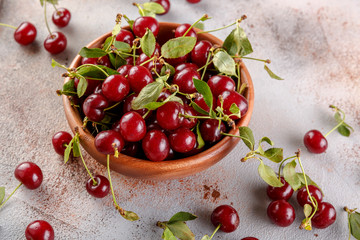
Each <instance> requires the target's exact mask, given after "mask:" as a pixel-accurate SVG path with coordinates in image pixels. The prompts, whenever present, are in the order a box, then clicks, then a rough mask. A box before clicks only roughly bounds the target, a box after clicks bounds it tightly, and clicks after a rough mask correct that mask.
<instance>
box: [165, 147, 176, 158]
mask: <svg viewBox="0 0 360 240" xmlns="http://www.w3.org/2000/svg"><path fill="white" fill-rule="evenodd" d="M175 158H176V154H175V151H174V150H172V149H171V148H170V149H169V154H168V155H167V157H166V159H165V160H173V159H175Z"/></svg>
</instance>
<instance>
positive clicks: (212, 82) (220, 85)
mask: <svg viewBox="0 0 360 240" xmlns="http://www.w3.org/2000/svg"><path fill="white" fill-rule="evenodd" d="M207 84H208V85H209V88H210V90H211V92H212V94H213V96H214V97H215V98H217V97H218V96H219V95H220V94H221V93H222V92H224V91H235V82H234V80H232V79H231V78H230V77H228V76H224V75H215V76H213V77H211V78H210V79H209V80H208V82H207Z"/></svg>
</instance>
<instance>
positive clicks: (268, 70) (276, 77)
mask: <svg viewBox="0 0 360 240" xmlns="http://www.w3.org/2000/svg"><path fill="white" fill-rule="evenodd" d="M264 69H265V70H266V72H267V73H268V74H269V76H270V77H271V78H273V79H276V80H284V79H283V78H281V77H279V76H278V75H276V74H275V73H273V71H271V70H270V68H269V67H268V66H267V65H266V64H265V65H264Z"/></svg>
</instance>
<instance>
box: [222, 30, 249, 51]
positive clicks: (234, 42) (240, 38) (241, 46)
mask: <svg viewBox="0 0 360 240" xmlns="http://www.w3.org/2000/svg"><path fill="white" fill-rule="evenodd" d="M223 48H224V49H225V50H226V51H227V52H228V53H229V54H230V55H232V56H234V55H239V56H241V57H242V56H245V55H248V54H250V53H252V52H253V49H252V47H251V44H250V41H249V39H248V38H247V36H246V33H245V31H244V29H242V28H241V27H240V26H237V27H236V28H235V29H234V30H233V31H232V32H231V33H230V34H229V35H228V36H227V37H226V39H225V41H224V44H223Z"/></svg>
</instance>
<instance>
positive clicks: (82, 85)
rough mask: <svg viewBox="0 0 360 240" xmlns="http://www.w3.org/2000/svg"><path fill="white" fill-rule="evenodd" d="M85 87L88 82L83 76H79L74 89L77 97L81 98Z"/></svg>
mask: <svg viewBox="0 0 360 240" xmlns="http://www.w3.org/2000/svg"><path fill="white" fill-rule="evenodd" d="M87 86H88V81H87V80H86V79H85V78H84V77H83V76H79V83H78V85H77V88H76V91H77V95H78V97H82V96H83V95H84V93H85V92H86V88H87Z"/></svg>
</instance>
